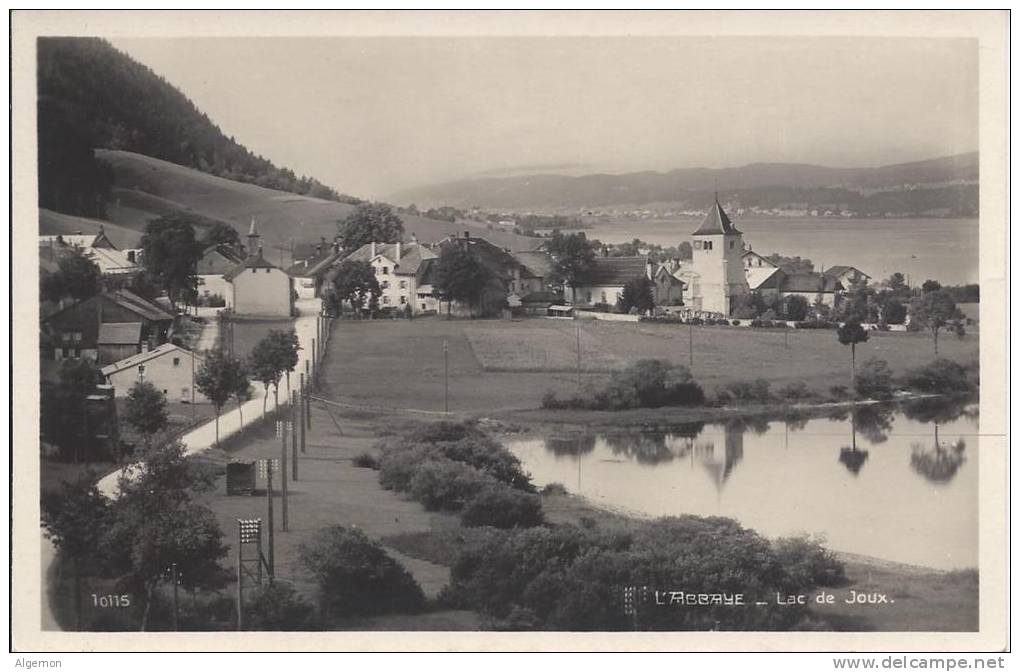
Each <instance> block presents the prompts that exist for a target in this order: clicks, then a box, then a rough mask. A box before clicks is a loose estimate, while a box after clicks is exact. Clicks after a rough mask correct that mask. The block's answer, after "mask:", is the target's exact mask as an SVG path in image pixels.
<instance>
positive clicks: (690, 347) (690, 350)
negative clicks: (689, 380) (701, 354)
mask: <svg viewBox="0 0 1020 672" xmlns="http://www.w3.org/2000/svg"><path fill="white" fill-rule="evenodd" d="M687 364H688V366H687V368H689V369H690V370H691V371H694V324H692V323H691V322H690V321H688V322H687Z"/></svg>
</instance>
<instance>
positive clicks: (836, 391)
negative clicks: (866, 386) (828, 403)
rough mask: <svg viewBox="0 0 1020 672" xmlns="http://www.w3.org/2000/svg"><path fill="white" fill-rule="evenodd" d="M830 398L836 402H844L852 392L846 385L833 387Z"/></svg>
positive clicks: (830, 390)
mask: <svg viewBox="0 0 1020 672" xmlns="http://www.w3.org/2000/svg"><path fill="white" fill-rule="evenodd" d="M829 396H830V397H831V398H832V399H834V400H836V401H844V400H846V399H848V398H849V397H850V390H848V389H847V386H846V385H833V386H832V387H830V388H829Z"/></svg>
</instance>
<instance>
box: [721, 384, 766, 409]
mask: <svg viewBox="0 0 1020 672" xmlns="http://www.w3.org/2000/svg"><path fill="white" fill-rule="evenodd" d="M770 388H771V384H770V383H769V381H767V380H766V379H764V378H756V379H755V380H753V381H746V380H735V381H733V382H730V383H726V384H725V385H723V386H721V387H719V388H718V389H717V390H716V400H717V402H718V401H724V402H725V403H729V402H733V401H736V402H742V403H758V404H767V403H768V402H769V401H770V400H771V399H772V394H771V392H770Z"/></svg>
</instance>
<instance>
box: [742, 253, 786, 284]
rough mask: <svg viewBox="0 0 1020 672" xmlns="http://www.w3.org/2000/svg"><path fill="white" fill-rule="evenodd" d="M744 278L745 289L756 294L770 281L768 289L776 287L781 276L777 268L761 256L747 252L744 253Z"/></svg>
mask: <svg viewBox="0 0 1020 672" xmlns="http://www.w3.org/2000/svg"><path fill="white" fill-rule="evenodd" d="M743 261H744V277H745V278H746V279H747V287H748V289H749V290H750V291H752V292H757V291H760V290H762V289H763V288H765V287H766V285H767V284H768V283H769V282H770V281H771V285H769V286H770V287H776V288H777V287H778V284H777V283H778V281H779V280H780V277H777V274H781V273H782V271H780V270H779V266H778V265H776V264H774V263H773V262H771V261H769V260H768V259H766V258H765V257H763V256H761V255H760V254H758V253H757V252H752V251H751V250H747V251H746V252H744V256H743Z"/></svg>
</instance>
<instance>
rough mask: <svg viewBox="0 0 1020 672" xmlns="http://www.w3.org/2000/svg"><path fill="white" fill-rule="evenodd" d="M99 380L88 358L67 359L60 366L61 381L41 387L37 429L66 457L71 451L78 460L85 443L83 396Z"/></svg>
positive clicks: (85, 426) (86, 394) (86, 426)
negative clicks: (38, 426) (38, 427)
mask: <svg viewBox="0 0 1020 672" xmlns="http://www.w3.org/2000/svg"><path fill="white" fill-rule="evenodd" d="M102 382H103V375H102V373H100V371H99V369H97V368H96V366H95V365H94V364H93V363H92V362H90V361H89V360H87V359H67V360H64V362H63V364H62V365H61V367H60V381H59V382H58V383H57V384H56V385H45V386H44V387H43V389H42V395H41V397H42V398H41V404H40V406H41V409H40V410H41V413H40V425H41V426H40V429H41V430H42V435H43V436H44V437H45V438H46V439H47V440H48V441H49V442H50V443H53V444H56V445H57V446H60V448H61V450H62V452H63V453H64V455H65V459H66V455H67V454H68V453H71V454H72V455H73V458H74V461H75V462H78V461H79V459H80V457H81V447H82V446H83V445H84V444H86V443H88V440H89V428H88V408H87V406H86V397H88V396H89V395H90V394H92V393H93V392H94V391H95V389H96V385H99V384H100V383H102Z"/></svg>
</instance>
